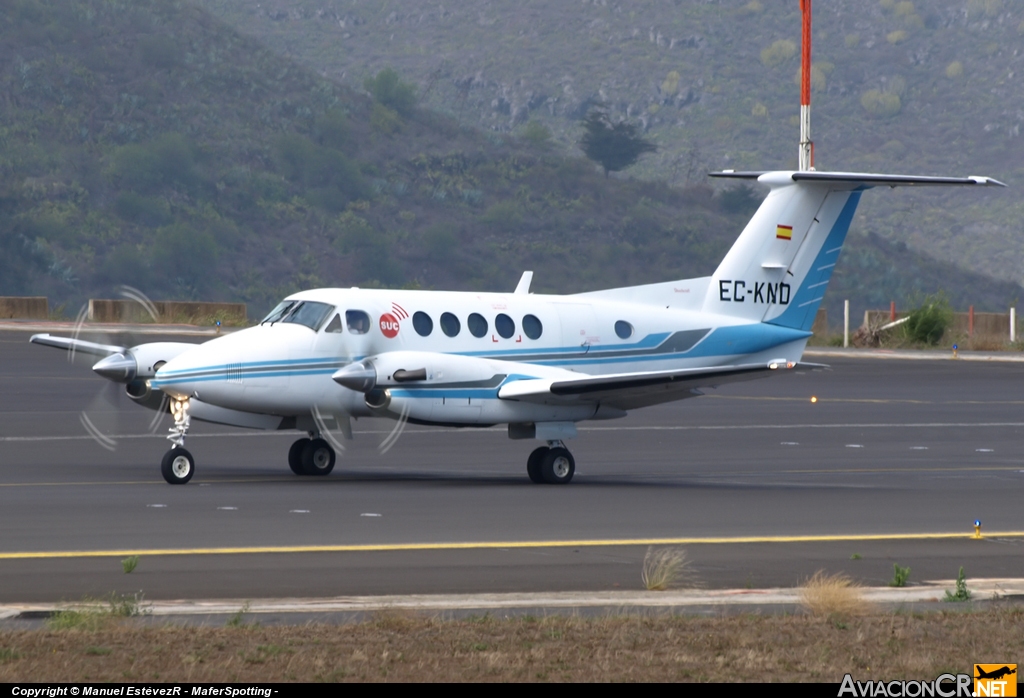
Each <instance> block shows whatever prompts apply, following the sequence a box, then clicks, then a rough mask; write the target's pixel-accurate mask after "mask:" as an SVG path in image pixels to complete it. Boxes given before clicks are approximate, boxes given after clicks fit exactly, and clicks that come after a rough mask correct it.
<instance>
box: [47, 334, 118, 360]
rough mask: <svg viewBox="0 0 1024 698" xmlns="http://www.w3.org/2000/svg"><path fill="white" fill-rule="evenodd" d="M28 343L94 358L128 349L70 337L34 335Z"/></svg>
mask: <svg viewBox="0 0 1024 698" xmlns="http://www.w3.org/2000/svg"><path fill="white" fill-rule="evenodd" d="M28 341H30V342H32V343H33V344H42V345H43V346H44V347H56V348H57V349H66V350H68V351H74V352H79V353H82V354H92V355H93V356H110V355H111V354H124V353H125V352H126V351H128V347H119V346H115V345H113V344H97V343H96V342H86V341H85V340H82V339H71V338H70V337H54V336H53V335H51V334H34V335H32V338H31V339H29V340H28Z"/></svg>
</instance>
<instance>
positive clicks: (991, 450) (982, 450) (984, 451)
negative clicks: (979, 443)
mask: <svg viewBox="0 0 1024 698" xmlns="http://www.w3.org/2000/svg"><path fill="white" fill-rule="evenodd" d="M974 450H975V451H977V452H978V453H995V449H993V448H976V449H974Z"/></svg>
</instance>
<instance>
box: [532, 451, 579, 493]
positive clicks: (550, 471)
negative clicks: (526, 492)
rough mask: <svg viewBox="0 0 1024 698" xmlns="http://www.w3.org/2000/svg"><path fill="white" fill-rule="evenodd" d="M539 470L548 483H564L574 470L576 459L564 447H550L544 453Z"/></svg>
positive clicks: (568, 479) (570, 477)
mask: <svg viewBox="0 0 1024 698" xmlns="http://www.w3.org/2000/svg"><path fill="white" fill-rule="evenodd" d="M540 472H541V476H542V477H543V478H544V482H546V483H548V484H549V485H566V484H568V483H569V481H570V480H572V476H573V474H574V473H575V472H576V459H575V458H573V457H572V454H571V453H569V450H568V449H566V448H561V447H559V448H552V449H551V450H549V451H548V452H547V453H545V454H544V458H543V459H542V460H541V462H540Z"/></svg>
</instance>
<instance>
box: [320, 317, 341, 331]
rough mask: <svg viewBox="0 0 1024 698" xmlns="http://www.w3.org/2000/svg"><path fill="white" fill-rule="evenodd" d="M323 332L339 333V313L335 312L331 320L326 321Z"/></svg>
mask: <svg viewBox="0 0 1024 698" xmlns="http://www.w3.org/2000/svg"><path fill="white" fill-rule="evenodd" d="M324 332H329V333H331V334H341V314H340V313H335V314H334V317H333V318H331V321H330V322H329V323H327V327H325V328H324Z"/></svg>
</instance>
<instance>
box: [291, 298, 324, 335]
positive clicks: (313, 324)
mask: <svg viewBox="0 0 1024 698" xmlns="http://www.w3.org/2000/svg"><path fill="white" fill-rule="evenodd" d="M333 310H334V306H333V305H327V304H326V303H317V302H316V301H300V302H299V304H298V305H297V306H295V307H294V308H292V311H291V312H290V313H288V315H286V316H285V318H284V319H283V320H281V322H285V323H292V324H295V325H305V326H306V327H308V328H309V329H311V330H313V331H314V332H316V331H317V330H319V329H320V326H321V325H323V324H324V320H326V319H327V317H328V316H329V315H330V314H331V312H332V311H333Z"/></svg>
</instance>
